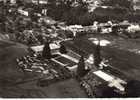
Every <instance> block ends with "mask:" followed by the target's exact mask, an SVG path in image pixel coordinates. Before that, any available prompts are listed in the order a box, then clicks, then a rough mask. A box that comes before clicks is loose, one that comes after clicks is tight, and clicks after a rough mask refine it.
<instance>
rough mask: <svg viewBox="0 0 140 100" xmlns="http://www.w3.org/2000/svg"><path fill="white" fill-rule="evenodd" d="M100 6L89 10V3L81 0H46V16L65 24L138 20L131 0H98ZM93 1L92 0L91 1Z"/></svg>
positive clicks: (138, 17)
mask: <svg viewBox="0 0 140 100" xmlns="http://www.w3.org/2000/svg"><path fill="white" fill-rule="evenodd" d="M99 1H100V3H101V4H100V5H101V6H108V8H102V7H97V8H96V9H95V10H94V11H93V12H89V4H88V2H86V1H83V0H48V6H47V7H48V16H50V17H52V18H54V19H55V20H59V21H65V22H66V24H68V25H72V24H80V25H84V26H86V25H92V24H93V22H94V21H99V22H107V21H108V20H116V21H123V20H130V21H139V20H140V15H139V14H138V13H137V12H136V11H134V10H133V2H132V1H131V0H99ZM93 2H94V1H93Z"/></svg>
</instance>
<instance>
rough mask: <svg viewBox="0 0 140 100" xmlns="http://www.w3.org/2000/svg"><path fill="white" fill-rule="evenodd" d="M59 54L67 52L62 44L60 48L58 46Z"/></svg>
mask: <svg viewBox="0 0 140 100" xmlns="http://www.w3.org/2000/svg"><path fill="white" fill-rule="evenodd" d="M59 51H60V53H62V54H66V53H67V50H66V47H65V46H64V45H63V44H61V46H60V50H59Z"/></svg>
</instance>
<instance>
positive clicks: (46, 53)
mask: <svg viewBox="0 0 140 100" xmlns="http://www.w3.org/2000/svg"><path fill="white" fill-rule="evenodd" d="M42 57H44V58H46V59H51V57H52V55H51V49H50V46H49V43H48V42H46V43H45V46H44V48H43V51H42Z"/></svg>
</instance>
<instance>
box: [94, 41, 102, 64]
mask: <svg viewBox="0 0 140 100" xmlns="http://www.w3.org/2000/svg"><path fill="white" fill-rule="evenodd" d="M100 48H101V47H100V41H99V43H98V44H97V45H96V48H95V51H94V65H95V66H99V64H100V62H101V55H100Z"/></svg>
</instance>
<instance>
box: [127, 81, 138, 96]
mask: <svg viewBox="0 0 140 100" xmlns="http://www.w3.org/2000/svg"><path fill="white" fill-rule="evenodd" d="M125 91H126V97H140V81H138V80H130V81H129V82H128V83H127V85H126V86H125Z"/></svg>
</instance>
